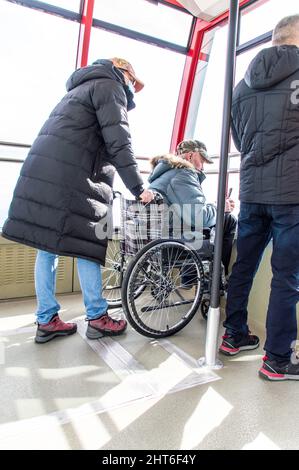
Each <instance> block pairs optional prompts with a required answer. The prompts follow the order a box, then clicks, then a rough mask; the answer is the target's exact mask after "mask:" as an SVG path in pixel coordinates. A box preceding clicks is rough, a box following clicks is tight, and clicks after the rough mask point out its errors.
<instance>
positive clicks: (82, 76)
mask: <svg viewBox="0 0 299 470" xmlns="http://www.w3.org/2000/svg"><path fill="white" fill-rule="evenodd" d="M97 78H108V79H109V78H110V79H111V80H115V81H118V82H119V83H121V84H122V85H123V86H124V85H125V81H124V78H123V74H122V73H121V72H119V71H118V70H117V68H116V67H114V65H113V64H112V62H111V61H110V60H105V59H103V60H97V61H96V62H94V63H93V64H92V65H88V66H87V67H82V68H80V69H78V70H75V72H73V73H72V75H71V76H70V78H69V79H68V81H67V82H66V89H67V91H70V90H72V89H73V88H76V87H77V86H79V85H81V84H82V83H84V82H87V81H88V80H96V79H97Z"/></svg>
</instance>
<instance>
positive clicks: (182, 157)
mask: <svg viewBox="0 0 299 470" xmlns="http://www.w3.org/2000/svg"><path fill="white" fill-rule="evenodd" d="M206 163H208V164H211V163H213V160H212V158H211V157H210V156H209V155H208V153H207V148H206V146H205V144H204V143H202V142H200V141H198V140H183V141H182V142H180V143H179V144H178V146H177V148H176V155H172V154H167V155H162V156H157V157H154V158H152V159H151V166H152V172H151V174H150V176H149V178H148V181H149V183H150V184H149V188H148V189H150V190H152V191H157V192H159V193H160V194H161V195H162V196H163V198H164V200H165V203H167V204H168V205H169V206H172V205H176V207H178V206H179V207H181V208H182V210H181V214H182V217H184V215H183V214H184V213H186V211H184V207H185V206H186V207H192V206H193V209H195V210H193V211H189V214H191V215H190V217H191V221H190V224H191V226H196V220H194V218H196V217H198V214H200V217H201V223H202V229H203V230H202V232H204V231H205V229H211V228H212V227H214V226H215V224H216V215H217V208H216V206H215V205H214V204H207V203H206V198H205V196H204V192H203V189H202V183H203V181H204V180H205V178H206V176H205V173H204V165H205V164H206ZM234 207H235V203H234V201H233V200H232V199H230V198H227V199H226V201H225V220H224V236H223V248H222V263H223V265H224V270H225V275H228V268H229V263H230V258H231V253H232V246H233V240H234V237H235V233H236V228H237V219H236V218H235V217H234V215H233V214H232V211H233V210H234ZM187 213H188V211H187ZM196 214H197V215H196ZM192 218H193V219H192ZM184 222H185V221H184ZM182 278H183V279H182V282H183V283H184V284H185V285H186V286H188V285H191V284H192V280H191V278H192V274H191V273H189V274H188V275H187V274H183V273H182Z"/></svg>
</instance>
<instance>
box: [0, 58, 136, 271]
mask: <svg viewBox="0 0 299 470" xmlns="http://www.w3.org/2000/svg"><path fill="white" fill-rule="evenodd" d="M67 91H68V93H67V94H66V95H65V96H64V98H63V99H62V100H61V102H60V103H59V104H58V105H57V106H56V107H55V109H54V110H53V111H52V113H51V115H50V116H49V118H48V120H47V121H46V122H45V124H44V126H43V127H42V129H41V130H40V132H39V134H38V136H37V138H36V140H35V141H34V143H33V145H32V147H31V149H30V152H29V154H28V156H27V158H26V160H25V162H24V164H23V166H22V169H21V174H20V177H19V179H18V182H17V185H16V188H15V191H14V196H13V200H12V202H11V205H10V209H9V216H8V219H7V220H6V222H5V224H4V227H3V232H2V235H3V236H4V237H5V238H8V239H10V240H13V241H16V242H19V243H23V244H25V245H29V246H32V247H35V248H38V249H42V250H46V251H49V252H53V253H56V254H59V255H65V256H75V257H79V258H85V259H89V260H91V261H95V262H98V263H100V264H104V262H105V253H106V248H107V237H106V236H103V235H102V234H103V232H104V233H105V227H106V225H105V224H106V222H107V218H106V215H107V211H108V208H109V206H111V202H112V185H113V177H114V173H115V169H116V170H117V171H118V173H119V174H120V176H121V178H122V180H123V181H124V183H125V185H126V186H127V187H128V188H129V189H130V190H131V192H132V193H133V194H134V195H135V196H138V195H139V194H140V193H141V192H142V179H141V176H140V174H139V172H138V169H137V166H136V161H135V158H134V156H133V151H132V147H131V136H130V131H129V127H128V119H127V107H128V99H127V97H128V90H127V89H126V85H125V83H124V79H123V75H122V74H121V72H119V71H118V70H116V69H115V68H114V66H113V65H112V63H111V62H110V61H103V63H98V64H96V65H91V66H88V67H83V68H81V69H79V70H77V71H75V72H74V73H73V74H72V76H71V77H70V79H69V80H68V82H67Z"/></svg>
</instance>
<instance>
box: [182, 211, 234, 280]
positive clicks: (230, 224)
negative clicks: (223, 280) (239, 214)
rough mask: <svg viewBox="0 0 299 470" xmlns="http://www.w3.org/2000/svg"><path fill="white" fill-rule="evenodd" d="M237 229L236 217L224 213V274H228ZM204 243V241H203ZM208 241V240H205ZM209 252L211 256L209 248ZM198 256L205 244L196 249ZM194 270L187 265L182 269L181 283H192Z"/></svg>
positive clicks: (201, 254) (201, 253)
mask: <svg viewBox="0 0 299 470" xmlns="http://www.w3.org/2000/svg"><path fill="white" fill-rule="evenodd" d="M236 230H237V219H236V217H235V216H234V215H233V214H230V213H228V212H227V213H225V215H224V225H223V242H222V263H223V266H224V271H225V274H226V275H227V274H228V267H229V263H230V259H231V255H232V249H233V242H234V238H235V235H236ZM204 243H205V242H204ZM207 243H208V242H207ZM208 251H209V254H210V255H211V256H212V252H211V250H208ZM198 254H199V255H200V256H204V255H205V246H204V245H203V247H202V248H201V249H200V250H198ZM196 276H197V274H196V270H195V269H192V268H190V267H188V269H185V272H184V270H182V283H183V284H185V285H188V284H190V285H192V284H193V283H194V279H196Z"/></svg>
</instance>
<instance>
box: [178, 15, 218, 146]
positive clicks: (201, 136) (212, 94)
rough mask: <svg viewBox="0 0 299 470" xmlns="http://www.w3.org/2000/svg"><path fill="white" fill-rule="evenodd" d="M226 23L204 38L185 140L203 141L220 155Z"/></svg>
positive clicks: (209, 32)
mask: <svg viewBox="0 0 299 470" xmlns="http://www.w3.org/2000/svg"><path fill="white" fill-rule="evenodd" d="M226 42H227V24H223V25H222V26H219V27H216V28H214V29H213V30H212V31H208V32H207V33H206V34H205V36H204V39H203V45H202V50H201V53H200V57H199V61H198V66H197V71H196V77H195V83H194V87H193V91H192V97H191V104H190V108H189V114H188V119H187V126H186V133H185V138H190V139H193V138H194V139H198V140H201V141H203V142H204V143H205V144H206V146H207V149H208V152H209V153H210V154H216V155H219V153H220V143H221V131H222V109H223V98H224V77H225V61H226V53H225V52H226Z"/></svg>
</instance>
